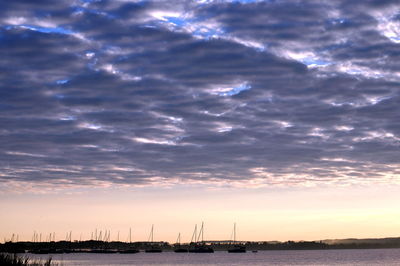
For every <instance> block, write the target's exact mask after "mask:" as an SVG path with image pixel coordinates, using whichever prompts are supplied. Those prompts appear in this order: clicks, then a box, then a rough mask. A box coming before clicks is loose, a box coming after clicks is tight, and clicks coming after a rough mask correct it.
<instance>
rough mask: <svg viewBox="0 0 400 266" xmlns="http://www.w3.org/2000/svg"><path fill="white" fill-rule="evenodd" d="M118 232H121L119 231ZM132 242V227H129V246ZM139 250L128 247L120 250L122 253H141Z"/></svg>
mask: <svg viewBox="0 0 400 266" xmlns="http://www.w3.org/2000/svg"><path fill="white" fill-rule="evenodd" d="M118 234H119V232H118ZM118 238H119V235H118ZM131 243H132V229H131V228H129V247H130V246H131ZM139 252H140V251H139V250H138V249H135V248H128V249H123V250H120V251H119V253H121V254H134V253H139Z"/></svg>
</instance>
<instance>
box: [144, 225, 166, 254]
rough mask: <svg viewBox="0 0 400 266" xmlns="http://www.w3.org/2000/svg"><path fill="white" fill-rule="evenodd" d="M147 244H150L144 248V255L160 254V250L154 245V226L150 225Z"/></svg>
mask: <svg viewBox="0 0 400 266" xmlns="http://www.w3.org/2000/svg"><path fill="white" fill-rule="evenodd" d="M150 240H151V241H150ZM149 243H150V247H148V248H146V249H145V251H144V252H146V253H161V252H162V249H161V248H160V246H159V245H154V224H153V225H151V231H150V236H149Z"/></svg>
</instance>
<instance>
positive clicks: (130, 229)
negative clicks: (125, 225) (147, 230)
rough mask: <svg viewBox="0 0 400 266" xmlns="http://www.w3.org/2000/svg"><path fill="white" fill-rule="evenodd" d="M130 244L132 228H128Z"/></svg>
mask: <svg viewBox="0 0 400 266" xmlns="http://www.w3.org/2000/svg"><path fill="white" fill-rule="evenodd" d="M131 242H132V228H130V227H129V243H131Z"/></svg>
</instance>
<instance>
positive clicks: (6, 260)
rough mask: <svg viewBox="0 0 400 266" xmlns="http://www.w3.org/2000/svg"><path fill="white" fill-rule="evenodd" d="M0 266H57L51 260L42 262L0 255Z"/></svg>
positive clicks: (5, 254) (15, 255)
mask: <svg viewBox="0 0 400 266" xmlns="http://www.w3.org/2000/svg"><path fill="white" fill-rule="evenodd" d="M0 265H2V266H57V265H58V264H56V263H53V262H52V258H48V259H47V260H45V261H43V260H41V259H38V260H35V259H31V258H29V257H27V256H19V255H17V254H10V253H0Z"/></svg>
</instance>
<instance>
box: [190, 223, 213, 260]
mask: <svg viewBox="0 0 400 266" xmlns="http://www.w3.org/2000/svg"><path fill="white" fill-rule="evenodd" d="M196 232H197V225H196V226H195V228H194V232H193V235H194V237H195V242H192V241H191V243H190V245H191V247H190V248H189V252H190V253H214V249H213V248H212V247H210V246H206V245H205V243H204V223H203V222H202V223H201V228H200V232H199V234H198V236H196ZM200 236H201V242H200V243H199V240H200ZM192 240H193V236H192Z"/></svg>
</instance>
